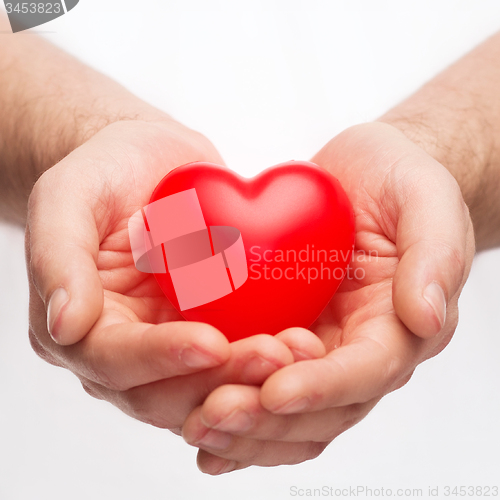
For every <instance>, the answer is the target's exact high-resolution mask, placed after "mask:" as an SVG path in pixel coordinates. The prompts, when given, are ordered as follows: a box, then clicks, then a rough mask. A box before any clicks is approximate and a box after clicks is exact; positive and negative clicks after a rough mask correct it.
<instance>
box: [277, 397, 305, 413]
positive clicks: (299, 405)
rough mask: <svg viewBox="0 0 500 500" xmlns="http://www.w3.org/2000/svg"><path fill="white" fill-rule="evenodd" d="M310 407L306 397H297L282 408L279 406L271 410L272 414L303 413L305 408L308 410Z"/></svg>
mask: <svg viewBox="0 0 500 500" xmlns="http://www.w3.org/2000/svg"><path fill="white" fill-rule="evenodd" d="M309 405H310V402H309V398H306V397H302V398H301V397H298V398H295V399H292V400H291V401H289V402H288V403H285V404H284V405H282V406H279V407H278V408H276V409H275V410H273V413H287V414H288V413H299V412H301V411H304V410H305V409H306V408H308V407H309Z"/></svg>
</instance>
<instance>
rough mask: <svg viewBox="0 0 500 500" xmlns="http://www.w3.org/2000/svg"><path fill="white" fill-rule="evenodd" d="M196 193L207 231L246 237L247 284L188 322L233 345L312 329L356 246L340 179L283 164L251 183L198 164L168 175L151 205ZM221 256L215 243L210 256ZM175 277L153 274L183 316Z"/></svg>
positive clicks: (189, 313)
mask: <svg viewBox="0 0 500 500" xmlns="http://www.w3.org/2000/svg"><path fill="white" fill-rule="evenodd" d="M193 188H194V189H195V191H196V195H197V197H198V200H199V204H200V206H201V211H202V214H203V217H204V220H205V223H206V226H209V227H211V226H231V227H234V228H236V229H238V230H239V231H240V232H241V237H242V239H243V246H244V249H245V254H246V260H247V265H248V278H247V279H246V281H244V280H243V281H244V282H243V284H241V283H240V284H241V286H239V287H238V285H237V286H236V289H235V288H234V286H233V287H232V290H233V291H230V293H228V294H227V295H224V296H222V297H221V298H218V299H216V300H213V301H211V302H208V303H206V304H203V305H199V306H197V307H192V308H187V309H184V310H182V311H180V312H181V314H182V316H183V317H184V318H185V319H186V320H189V321H201V322H204V323H209V324H211V325H213V326H215V327H216V328H218V329H219V330H221V331H222V332H223V333H224V334H225V335H226V337H227V338H228V339H229V340H230V341H235V340H238V339H241V338H244V337H248V336H251V335H255V334H259V333H268V334H273V335H274V334H276V333H278V332H280V331H281V330H283V329H285V328H288V327H293V326H301V327H306V328H307V327H309V326H310V325H311V324H312V323H313V322H314V320H315V319H316V318H317V317H318V316H319V314H320V313H321V311H322V310H323V309H324V308H325V306H326V305H327V304H328V302H329V301H330V300H331V298H332V296H333V294H334V293H335V291H336V290H337V288H338V286H339V285H340V283H341V281H342V279H343V278H344V276H345V272H346V268H347V265H348V263H349V260H350V258H351V253H352V248H353V244H354V215H353V210H352V207H351V204H350V203H349V200H348V198H347V195H346V194H345V192H344V190H343V189H342V187H341V185H340V183H339V181H338V180H337V179H335V178H334V177H333V176H331V175H330V174H329V173H328V172H326V171H325V170H323V169H321V168H319V167H318V166H316V165H314V164H312V163H308V162H296V161H291V162H287V163H282V164H280V165H276V166H275V167H271V168H269V169H267V170H266V171H264V172H262V173H261V174H259V175H258V176H257V177H254V178H253V179H245V178H243V177H240V176H238V175H237V174H235V173H233V172H231V171H230V170H228V169H226V168H223V167H221V166H218V165H214V164H210V163H201V162H198V163H190V164H187V165H183V166H181V167H178V168H176V169H174V170H172V171H171V172H170V173H169V174H168V175H166V176H165V177H164V178H163V179H162V180H161V181H160V183H159V184H158V186H157V187H156V189H155V191H154V192H153V195H152V197H151V201H150V203H153V202H155V201H158V200H160V199H162V198H165V197H167V196H171V195H173V194H175V193H181V192H185V191H187V190H190V189H191V190H192V189H193ZM190 193H193V192H192V191H191V192H190ZM146 210H147V209H146ZM198 210H199V208H198ZM162 217H172V214H171V213H168V214H165V215H162ZM174 217H181V214H175V216H174ZM211 229H212V233H213V231H214V229H213V228H211ZM233 231H234V230H233ZM192 234H194V233H192ZM235 234H236V233H235ZM230 236H231V235H230ZM233 236H234V235H233ZM186 237H187V236H186ZM212 239H213V238H212ZM185 241H187V244H189V241H188V240H185ZM190 241H191V244H193V242H194V241H195V240H190ZM229 243H231V242H229ZM194 246H196V244H195V245H194ZM165 248H166V247H165ZM165 248H163V254H164V257H165V259H166V261H167V268H168V264H171V262H169V259H170V255H169V253H168V252H167V255H169V257H168V258H167V257H166V254H165ZM183 248H184V249H187V248H188V247H187V246H186V245H184V247H183ZM218 251H220V248H219V250H217V248H215V249H214V242H213V241H211V253H210V257H211V256H212V255H215V254H218ZM193 252H194V254H196V248H192V249H191V250H186V252H180V253H179V252H177V254H176V256H175V257H176V259H179V258H180V259H181V260H182V259H183V258H184V260H186V258H187V259H188V260H190V261H191V262H194V261H195V260H196V258H195V257H196V256H194V257H193V255H194V254H193V255H191V254H192V253H193ZM241 256H243V253H241ZM219 257H220V256H219ZM242 258H243V257H242ZM221 262H222V260H221ZM224 262H225V264H226V265H225V266H224V267H229V269H230V271H229V272H228V277H229V276H230V275H231V270H232V271H233V272H234V269H232V268H231V265H230V264H227V259H225V260H224ZM243 262H244V259H243ZM226 270H227V269H226ZM172 273H174V271H170V272H166V273H155V277H156V280H157V281H158V283H159V285H160V287H161V289H162V290H163V292H164V293H165V295H166V296H167V297H168V299H169V300H170V302H171V303H172V304H173V305H174V306H175V307H176V308H177V309H178V310H180V309H181V307H180V306H179V300H178V298H177V294H176V289H174V284H173V281H172V279H173V277H174V279H175V276H174V275H173V274H172ZM240 274H241V273H240ZM191 277H193V275H192V276H191ZM233 277H234V276H233ZM240 278H241V276H240ZM240 278H238V279H239V281H240V282H241V281H242V280H241V279H240ZM231 285H232V283H231ZM197 286H198V285H197V284H196V283H195V288H196V287H197ZM200 286H201V285H200ZM227 286H228V285H227Z"/></svg>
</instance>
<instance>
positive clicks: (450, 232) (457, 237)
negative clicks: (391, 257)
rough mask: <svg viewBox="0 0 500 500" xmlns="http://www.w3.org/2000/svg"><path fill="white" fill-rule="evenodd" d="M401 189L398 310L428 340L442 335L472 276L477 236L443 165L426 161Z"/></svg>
mask: <svg viewBox="0 0 500 500" xmlns="http://www.w3.org/2000/svg"><path fill="white" fill-rule="evenodd" d="M406 161H410V160H403V163H404V162H406ZM411 161H413V162H415V161H418V158H416V159H412V160H411ZM403 168H404V167H403ZM401 184H402V185H403V186H404V188H403V189H402V190H399V191H400V192H399V195H398V199H397V204H398V205H399V220H398V224H397V236H396V246H397V248H398V256H399V258H400V262H399V265H398V267H397V270H396V273H395V276H394V282H393V302H394V308H395V310H396V313H397V314H398V316H399V317H400V318H401V320H402V321H403V323H404V324H405V325H406V326H407V327H408V328H409V329H410V330H411V331H412V332H413V333H415V334H416V335H419V336H420V337H422V338H430V337H433V336H435V335H436V334H438V333H439V332H440V331H441V330H442V328H443V326H444V324H445V322H446V319H447V314H446V312H447V306H448V305H449V304H450V302H451V301H452V300H454V298H455V296H456V295H457V294H458V292H459V291H460V290H461V288H462V286H463V284H464V282H465V279H466V277H467V275H468V272H469V268H470V265H469V264H468V261H470V260H472V259H471V258H470V259H468V256H470V255H473V253H474V250H473V248H474V237H473V230H472V225H471V223H470V218H469V216H468V210H467V207H466V205H465V203H464V201H463V197H462V194H461V192H460V188H459V187H458V184H457V183H456V181H455V180H454V179H453V177H452V176H451V175H450V174H449V173H448V172H447V171H446V170H445V169H444V167H442V166H441V165H440V164H439V163H437V162H435V161H434V160H432V159H431V158H429V157H424V158H422V164H421V165H419V169H415V168H413V169H409V170H408V173H407V174H406V178H405V180H404V181H403V182H402V183H401ZM394 191H397V190H394Z"/></svg>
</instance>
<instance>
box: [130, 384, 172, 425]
mask: <svg viewBox="0 0 500 500" xmlns="http://www.w3.org/2000/svg"><path fill="white" fill-rule="evenodd" d="M121 396H122V400H123V405H124V408H123V411H124V412H125V413H127V415H130V416H131V417H133V418H135V419H136V420H139V421H141V422H144V423H146V424H149V425H152V426H154V427H158V428H160V429H179V428H181V425H179V422H171V421H170V420H169V419H168V418H167V417H166V416H165V414H164V413H163V412H162V411H161V409H160V407H159V405H156V404H152V402H151V401H148V400H147V399H145V398H144V397H142V395H141V391H138V390H134V389H131V390H129V391H125V392H123V393H122V394H121Z"/></svg>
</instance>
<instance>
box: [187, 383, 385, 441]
mask: <svg viewBox="0 0 500 500" xmlns="http://www.w3.org/2000/svg"><path fill="white" fill-rule="evenodd" d="M377 401H378V399H376V400H371V401H368V402H367V403H362V404H355V405H347V406H341V407H338V408H329V409H326V410H322V411H316V412H311V413H299V414H292V415H275V414H273V413H271V412H269V411H267V410H266V409H265V408H264V407H263V406H262V405H261V402H260V389H259V388H258V387H249V386H243V385H224V386H221V387H219V388H217V389H215V390H214V391H213V392H212V393H211V394H210V395H209V396H208V397H207V399H206V400H205V402H204V403H203V405H202V406H201V410H200V411H199V412H198V418H199V419H200V422H196V424H195V425H192V426H191V428H190V427H186V426H185V429H184V435H185V439H187V441H188V442H190V443H191V444H195V445H196V446H201V447H203V444H200V443H199V442H195V441H196V439H198V438H199V435H194V434H192V433H191V431H192V430H195V431H196V432H199V431H200V428H201V427H202V426H204V427H206V428H207V432H208V429H215V430H217V431H220V432H222V433H229V434H233V435H237V436H241V437H246V438H251V439H258V440H262V441H265V440H269V441H293V442H305V441H316V442H326V441H332V440H333V439H335V438H336V437H337V436H338V435H339V434H341V433H343V432H344V431H346V430H347V429H349V428H350V427H352V426H353V425H355V424H356V423H358V422H360V421H361V420H362V419H363V418H364V417H365V416H366V415H367V414H368V413H369V411H370V410H371V409H372V408H373V407H374V406H375V404H376V403H377Z"/></svg>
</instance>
